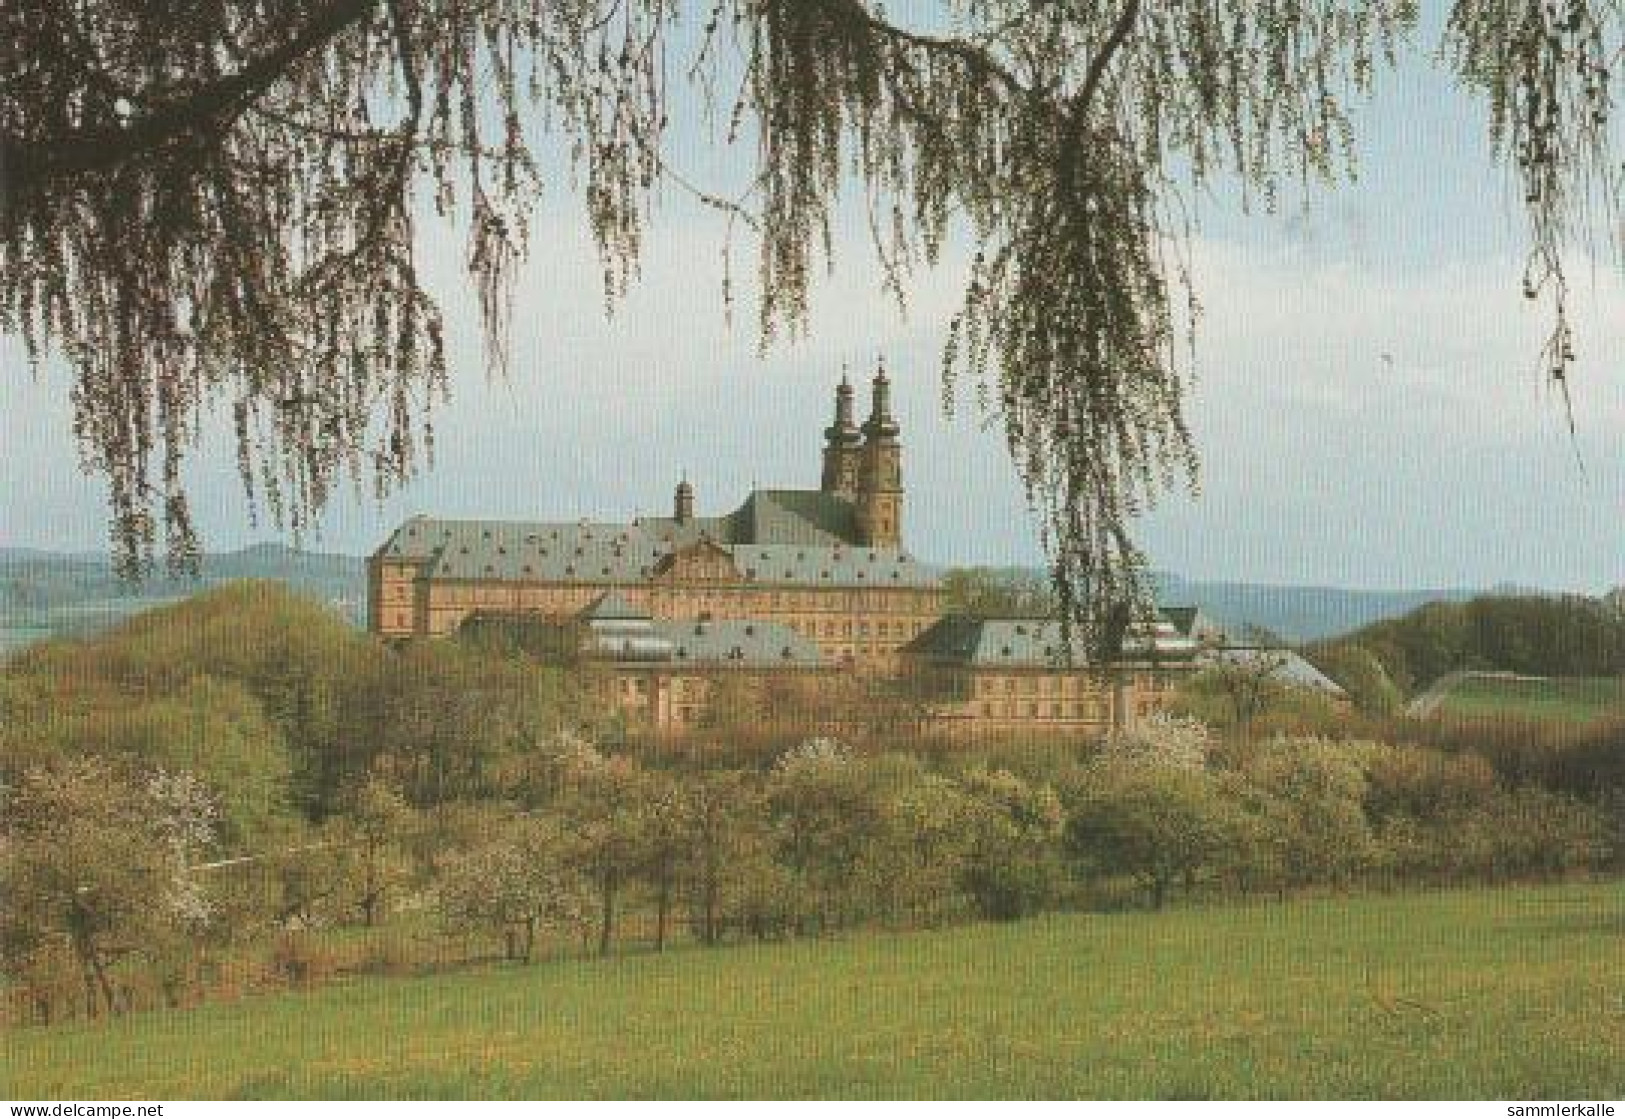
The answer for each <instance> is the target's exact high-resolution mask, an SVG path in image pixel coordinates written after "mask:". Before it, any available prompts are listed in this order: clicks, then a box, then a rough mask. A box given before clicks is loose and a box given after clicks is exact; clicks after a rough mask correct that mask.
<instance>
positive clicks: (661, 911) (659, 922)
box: [655, 878, 671, 952]
mask: <svg viewBox="0 0 1625 1119" xmlns="http://www.w3.org/2000/svg"><path fill="white" fill-rule="evenodd" d="M670 913H671V880H670V879H669V878H662V879H661V880H660V890H659V892H658V894H656V896H655V951H656V952H664V951H665V950H666V919H667V916H668V915H669V914H670Z"/></svg>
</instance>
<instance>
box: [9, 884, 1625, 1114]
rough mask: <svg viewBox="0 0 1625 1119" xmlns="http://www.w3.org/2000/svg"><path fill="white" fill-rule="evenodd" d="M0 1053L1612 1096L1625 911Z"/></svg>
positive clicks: (147, 1087) (193, 1071) (1030, 934)
mask: <svg viewBox="0 0 1625 1119" xmlns="http://www.w3.org/2000/svg"><path fill="white" fill-rule="evenodd" d="M3 1049H4V1055H3V1057H0V1061H3V1062H4V1064H0V1083H3V1084H4V1085H5V1091H4V1094H5V1095H7V1096H10V1097H11V1098H13V1099H29V1098H38V1099H63V1098H73V1099H90V1098H132V1097H156V1098H171V1099H174V1098H214V1097H237V1096H248V1097H340V1098H342V1097H381V1096H388V1097H430V1098H441V1097H478V1098H484V1097H544V1098H545V1097H622V1096H629V1097H696V1096H697V1097H740V1096H743V1097H808V1096H834V1097H876V1096H879V1097H887V1096H902V1097H1004V1096H1014V1097H1026V1096H1040V1097H1172V1098H1192V1097H1215V1098H1230V1097H1276V1098H1281V1097H1293V1098H1299V1097H1332V1098H1340V1097H1343V1098H1371V1097H1378V1098H1394V1097H1397V1098H1430V1097H1446V1098H1468V1099H1470V1098H1508V1099H1516V1098H1531V1097H1533V1098H1556V1097H1581V1098H1593V1099H1595V1098H1607V1099H1617V1098H1619V1097H1620V1096H1621V1095H1625V1057H1622V1054H1625V886H1621V885H1619V884H1614V885H1584V886H1562V887H1547V888H1517V889H1504V890H1483V889H1481V890H1462V891H1450V892H1439V893H1430V894H1409V895H1396V896H1367V897H1360V898H1353V899H1326V900H1312V901H1301V902H1295V903H1290V904H1285V905H1251V906H1234V907H1227V908H1211V909H1187V910H1179V911H1173V912H1169V913H1165V914H1150V913H1129V914H1111V915H1073V916H1061V917H1051V918H1045V919H1039V920H1033V921H1028V922H1024V923H1020V924H1013V925H1007V926H989V925H980V926H970V927H964V928H957V929H951V930H946V931H940V932H929V933H914V934H895V935H892V934H885V935H880V934H863V935H854V936H851V937H848V938H844V939H836V940H818V941H802V942H795V943H789V944H774V945H762V946H751V947H740V948H732V949H723V950H717V951H703V950H699V949H685V950H682V951H676V952H672V953H669V954H667V955H665V956H655V955H652V954H648V955H641V956H633V957H628V958H622V959H617V960H611V961H607V962H581V961H569V962H560V963H551V964H539V965H533V966H531V967H519V966H507V967H498V966H491V967H488V968H484V969H481V970H476V971H464V972H460V973H456V974H445V975H438V976H431V977H426V978H413V979H366V980H355V981H352V982H347V983H344V984H341V985H337V986H333V987H328V988H324V989H321V990H318V991H315V992H312V993H308V994H303V995H283V996H266V997H262V998H256V999H247V1000H244V1001H241V1002H236V1003H230V1004H216V1005H212V1006H206V1007H204V1008H202V1009H199V1010H192V1011H180V1012H173V1013H153V1014H146V1015H138V1016H134V1017H131V1018H128V1019H125V1020H122V1021H118V1022H115V1023H112V1024H109V1025H88V1026H75V1027H66V1028H54V1029H39V1028H31V1029H23V1030H17V1031H14V1032H12V1033H11V1035H10V1036H9V1037H8V1038H7V1039H6V1042H5V1045H4V1047H3Z"/></svg>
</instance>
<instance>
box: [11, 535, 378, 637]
mask: <svg viewBox="0 0 1625 1119" xmlns="http://www.w3.org/2000/svg"><path fill="white" fill-rule="evenodd" d="M201 567H202V570H201V572H200V574H199V576H198V577H197V578H195V579H190V578H172V577H170V576H168V575H158V576H155V577H154V578H151V579H148V580H145V581H143V582H142V583H140V584H139V585H137V586H130V585H128V584H125V583H123V582H121V581H120V580H119V579H118V577H117V576H116V575H115V574H114V572H113V567H112V564H111V562H110V561H109V559H108V557H107V556H106V555H100V554H95V553H88V554H87V553H68V552H47V551H41V550H39V549H34V548H0V652H4V651H5V650H6V649H8V648H15V647H17V646H20V645H25V644H29V643H31V642H33V641H37V640H40V639H43V638H46V637H50V636H52V635H54V634H62V633H85V632H93V631H95V630H99V629H102V628H104V627H106V626H109V625H112V624H113V623H115V622H117V621H119V620H120V619H123V618H127V617H129V616H130V615H131V614H137V613H140V612H141V611H143V610H149V609H151V608H152V607H154V606H160V605H163V604H165V603H169V602H174V601H176V600H177V599H181V598H186V597H189V596H191V595H194V594H197V593H198V592H199V591H202V590H205V589H207V588H209V587H213V586H218V585H219V584H221V583H225V582H230V581H232V580H236V579H269V580H273V581H276V582H280V583H285V584H287V585H288V586H290V587H292V588H294V589H295V590H298V591H300V592H301V593H303V594H305V595H308V596H310V597H312V598H316V599H320V600H321V601H324V602H327V603H330V604H332V605H334V606H337V607H338V608H339V609H340V610H341V611H343V613H344V614H345V616H346V617H348V618H350V619H351V620H352V621H353V622H355V623H356V624H358V625H359V624H360V623H361V620H362V618H363V617H364V615H365V610H366V568H365V564H364V561H363V560H362V559H361V558H360V557H359V556H346V555H337V554H333V553H327V552H307V551H302V550H299V549H295V548H289V547H287V546H286V545H283V544H274V543H267V544H255V545H253V546H251V547H248V548H243V549H240V550H238V551H234V552H221V553H219V554H217V555H212V556H206V557H205V558H204V559H203V561H202V565H201Z"/></svg>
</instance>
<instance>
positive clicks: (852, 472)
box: [819, 372, 863, 501]
mask: <svg viewBox="0 0 1625 1119" xmlns="http://www.w3.org/2000/svg"><path fill="white" fill-rule="evenodd" d="M862 442H863V436H862V435H860V434H859V433H858V425H857V424H856V423H854V422H853V420H852V382H851V381H849V380H847V377H846V374H845V373H844V372H843V373H842V374H841V384H840V387H839V388H837V389H836V390H835V422H834V423H832V424H830V425H829V426H828V427H826V428H825V429H824V481H823V484H822V485H821V486H820V487H819V488H820V489H822V490H823V491H824V492H825V493H832V494H835V495H836V496H837V497H844V498H846V499H847V500H848V501H855V500H857V496H858V467H859V460H860V458H861V457H862V447H861V444H862Z"/></svg>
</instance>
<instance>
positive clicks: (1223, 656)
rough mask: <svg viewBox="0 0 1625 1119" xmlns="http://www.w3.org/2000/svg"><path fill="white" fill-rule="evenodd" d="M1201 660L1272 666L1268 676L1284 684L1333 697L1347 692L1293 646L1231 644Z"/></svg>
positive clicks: (1258, 666) (1251, 666) (1202, 657)
mask: <svg viewBox="0 0 1625 1119" xmlns="http://www.w3.org/2000/svg"><path fill="white" fill-rule="evenodd" d="M1198 662H1199V663H1203V664H1235V665H1245V666H1247V667H1249V668H1258V669H1260V670H1264V669H1273V670H1272V671H1270V672H1269V675H1270V676H1272V677H1274V678H1275V679H1277V680H1280V681H1281V682H1282V683H1286V684H1294V685H1296V686H1298V687H1301V688H1318V689H1320V690H1321V691H1323V692H1327V693H1329V694H1331V695H1334V696H1342V695H1347V694H1348V693H1347V692H1345V691H1344V690H1343V687H1342V685H1340V684H1338V683H1337V681H1335V680H1333V679H1332V678H1331V677H1330V676H1327V675H1326V674H1325V673H1324V672H1322V671H1320V669H1318V668H1316V667H1315V666H1314V665H1312V664H1310V663H1309V662H1308V661H1306V660H1304V659H1303V657H1302V656H1300V655H1299V654H1297V653H1295V652H1293V651H1292V650H1291V649H1269V648H1256V647H1252V646H1230V647H1228V648H1223V649H1210V650H1207V651H1205V652H1203V653H1202V654H1201V656H1200V657H1199V658H1198Z"/></svg>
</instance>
